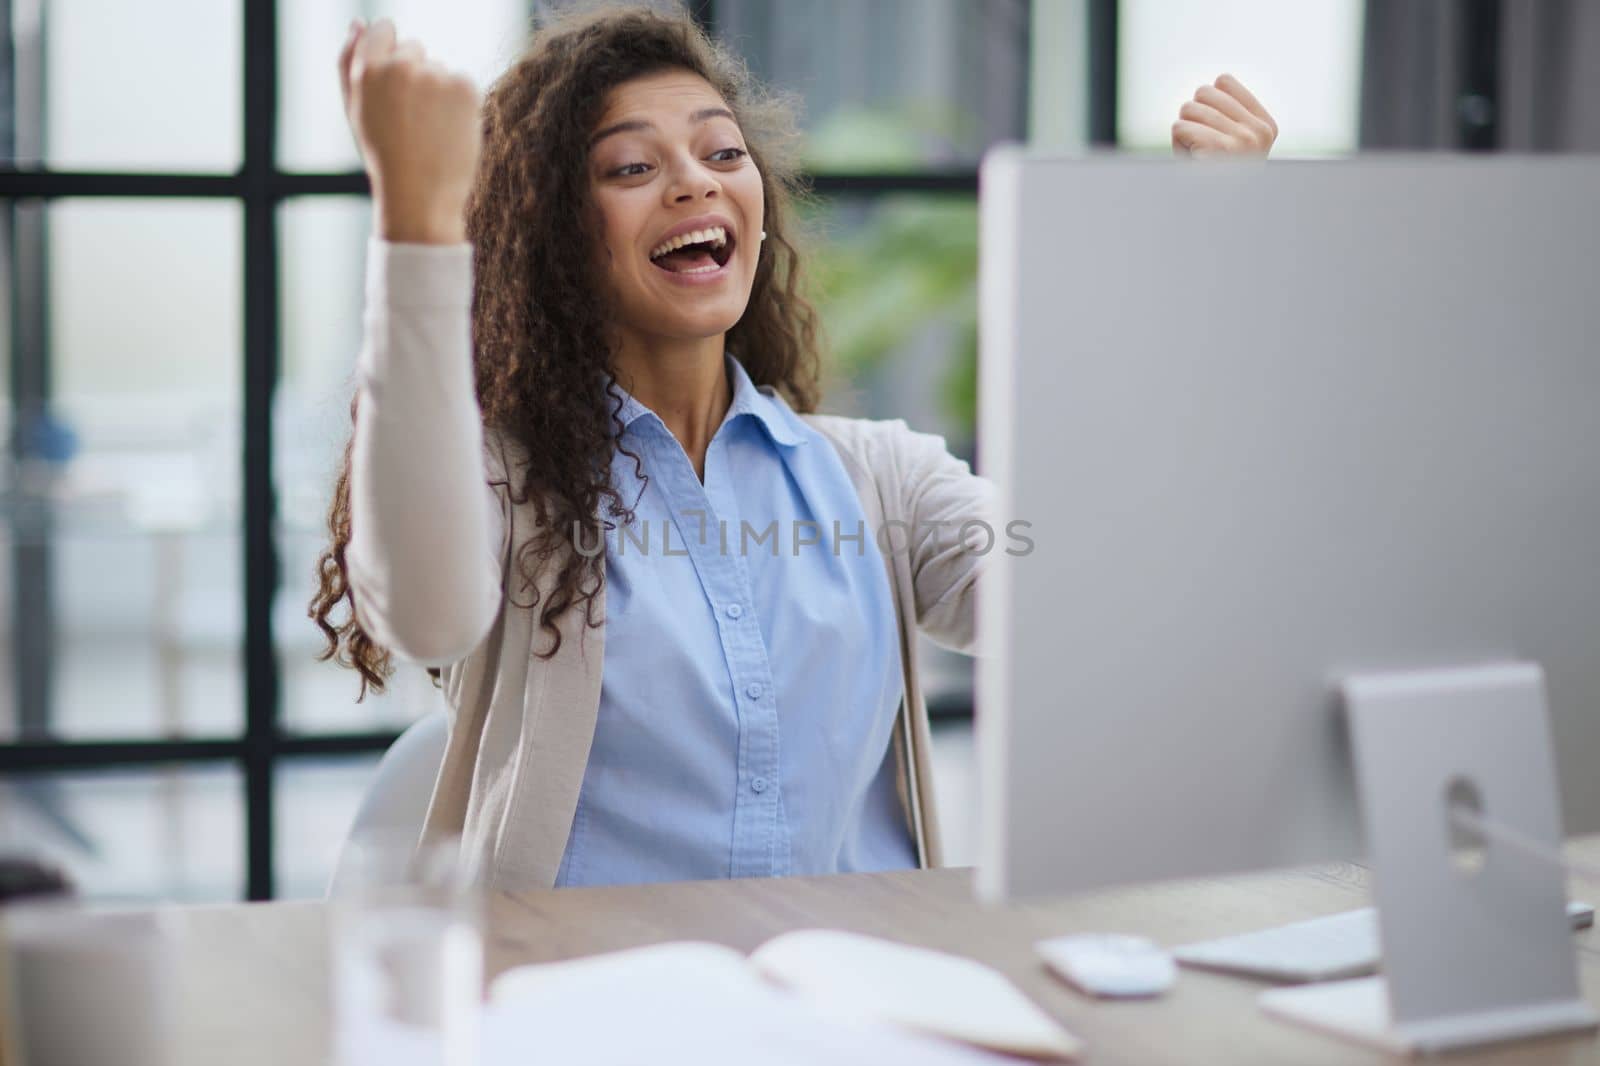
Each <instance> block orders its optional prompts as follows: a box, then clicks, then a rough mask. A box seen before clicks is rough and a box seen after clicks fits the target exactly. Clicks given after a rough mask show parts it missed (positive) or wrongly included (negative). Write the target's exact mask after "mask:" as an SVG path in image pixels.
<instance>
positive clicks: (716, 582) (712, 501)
mask: <svg viewBox="0 0 1600 1066" xmlns="http://www.w3.org/2000/svg"><path fill="white" fill-rule="evenodd" d="M727 365H728V374H729V377H730V380H731V381H732V383H733V402H732V404H731V405H730V406H729V408H728V413H727V416H726V417H725V418H724V419H723V422H722V425H721V426H720V427H718V429H717V432H716V434H715V435H714V436H713V437H712V439H711V443H710V446H709V448H708V449H707V451H706V461H705V482H704V484H702V483H701V481H700V480H699V478H698V477H696V475H695V472H694V467H693V465H692V464H691V463H690V462H689V458H688V456H687V455H686V454H685V453H684V451H683V448H682V446H681V445H680V444H679V443H678V441H677V439H676V438H674V437H673V436H672V434H671V432H669V431H668V429H667V428H666V425H665V424H664V423H663V422H662V421H661V419H660V418H659V417H657V416H656V414H655V413H654V412H652V411H650V410H649V409H647V408H645V407H644V406H643V405H641V404H640V403H638V402H637V401H636V400H634V399H633V398H632V397H631V396H627V395H626V394H624V403H623V407H622V410H621V412H620V413H621V418H622V421H623V424H624V429H623V435H622V444H623V446H624V447H625V448H627V449H628V450H629V451H632V452H635V453H636V454H637V455H638V456H639V458H640V460H641V462H642V464H643V468H644V473H645V475H646V480H641V479H640V477H639V476H638V472H637V470H636V468H635V465H634V461H633V459H632V458H630V457H628V456H626V455H623V454H621V453H620V452H619V453H618V455H617V456H616V459H615V461H614V462H613V463H612V467H611V470H612V478H613V484H614V485H616V486H617V488H618V490H619V492H621V494H622V497H623V499H624V500H625V501H627V502H629V503H631V504H632V505H633V507H634V514H635V518H634V521H633V522H632V523H631V524H629V525H626V526H619V528H617V529H614V530H612V531H610V533H608V535H607V538H606V543H605V551H606V560H605V563H606V620H605V622H606V640H605V663H604V673H603V681H602V685H601V692H600V711H599V718H598V720H597V722H596V726H595V735H594V744H593V747H592V748H591V750H590V754H589V763H588V767H587V768H586V770H585V772H584V778H583V788H582V791H581V793H580V795H579V798H578V808H577V813H576V815H575V816H574V819H573V825H572V834H571V836H570V837H569V838H568V841H567V849H566V853H565V855H564V856H563V858H562V862H561V869H560V872H559V874H558V875H557V878H556V884H557V885H588V884H620V883H632V882H643V881H669V880H687V879H694V878H720V877H769V876H780V875H784V874H823V873H836V872H848V871H864V870H888V869H907V868H911V867H914V866H916V864H917V860H916V848H915V845H914V843H913V842H912V839H911V836H910V832H909V830H908V829H907V827H906V822H905V816H904V814H903V812H902V809H901V805H900V800H899V796H898V792H897V782H896V773H897V770H896V766H895V759H894V757H893V754H892V752H891V749H890V735H891V731H892V729H893V725H894V719H895V714H896V712H897V711H898V709H899V706H900V699H901V694H902V689H903V687H904V686H903V683H902V674H901V667H900V652H899V645H898V643H897V637H896V634H897V632H898V631H897V628H896V623H895V616H894V605H893V603H892V601H891V599H890V592H889V583H888V577H887V575H886V573H885V571H884V563H883V559H882V557H881V556H880V555H879V553H878V547H877V545H876V544H875V543H874V541H873V531H872V530H871V529H868V528H866V525H865V518H864V515H863V513H862V510H861V503H860V500H859V499H858V498H857V497H856V493H855V489H854V487H853V486H852V485H851V483H850V479H849V476H848V475H847V474H846V473H845V470H844V466H843V465H842V463H841V462H840V460H839V457H838V455H837V454H836V453H835V451H834V449H833V448H832V447H831V446H830V445H829V444H828V442H827V440H826V438H824V437H822V436H821V435H820V434H818V433H817V432H816V431H815V430H813V429H811V428H810V427H809V426H807V425H806V424H805V423H804V422H803V421H801V420H800V419H799V418H798V417H797V416H796V415H795V414H794V412H793V411H791V410H790V409H789V408H788V406H787V405H786V404H785V403H784V402H783V401H782V400H781V399H779V398H777V397H776V396H769V395H767V394H765V393H762V392H760V391H758V390H757V389H756V388H755V386H754V385H753V384H752V383H751V381H750V378H749V376H748V375H746V373H745V371H744V368H743V367H742V366H740V365H739V364H738V362H737V361H735V360H734V359H732V358H729V359H728V360H727ZM635 501H637V502H635Z"/></svg>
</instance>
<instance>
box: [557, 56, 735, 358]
mask: <svg viewBox="0 0 1600 1066" xmlns="http://www.w3.org/2000/svg"><path fill="white" fill-rule="evenodd" d="M589 180H590V187H591V189H592V190H593V193H594V202H595V205H596V206H597V207H598V209H599V214H600V224H601V236H602V241H603V247H602V248H601V249H600V256H601V260H602V262H601V268H602V270H603V272H604V276H605V278H606V281H607V284H608V285H609V287H610V290H611V296H612V298H613V301H614V304H613V306H614V307H615V308H616V313H617V317H618V319H619V321H618V322H617V323H616V324H617V325H618V327H620V328H621V329H622V330H623V331H624V332H627V333H633V334H637V335H643V336H645V337H665V338H672V339H676V340H689V339H698V338H703V337H711V336H716V335H718V334H722V333H726V332H727V331H728V330H729V329H730V328H731V327H732V326H733V325H734V323H736V322H738V321H739V318H740V317H741V316H742V315H743V314H744V309H745V305H746V304H747V303H749V300H750V289H751V286H752V285H753V284H754V282H755V273H756V260H757V257H758V256H759V254H760V251H761V224H762V217H763V210H764V200H763V196H762V191H761V173H760V171H758V170H757V169H756V166H755V163H754V162H752V161H751V159H750V155H749V153H748V152H747V151H746V149H745V143H744V136H743V134H742V133H741V132H740V130H739V125H738V123H737V122H735V121H734V118H733V115H732V113H731V111H730V110H729V108H728V105H727V103H726V102H724V101H723V99H722V97H721V96H719V95H718V94H717V91H716V90H715V89H713V88H712V87H711V85H710V83H708V82H707V81H706V80H705V79H704V78H701V77H699V76H698V75H696V74H691V73H688V72H687V71H666V72H663V73H659V74H651V75H647V76H645V77H641V78H635V79H634V80H632V81H628V82H624V83H623V84H621V85H619V86H617V87H616V88H615V89H613V90H612V92H611V95H610V97H609V99H608V100H607V105H606V109H605V113H604V114H603V115H602V116H601V118H600V121H599V122H598V123H597V124H596V126H595V131H594V136H593V138H592V139H591V141H590V143H589ZM686 242H690V243H686Z"/></svg>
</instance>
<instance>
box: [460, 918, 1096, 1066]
mask: <svg viewBox="0 0 1600 1066" xmlns="http://www.w3.org/2000/svg"><path fill="white" fill-rule="evenodd" d="M779 989H782V990H783V991H781V992H780V991H779ZM490 997H491V1001H492V1004H493V1007H492V1009H493V1012H494V1013H495V1014H496V1015H498V1016H499V1017H501V1018H506V1017H508V1016H517V1015H522V1016H526V1012H527V1011H528V1010H539V1011H541V1012H542V1013H545V1014H546V1016H550V1015H551V1014H552V1013H559V1016H560V1018H561V1021H562V1024H563V1025H565V1024H566V1023H568V1022H572V1021H573V1020H574V1017H575V1015H581V1014H583V1013H585V1012H586V1011H588V1010H589V1009H590V1007H591V1006H597V1007H598V1009H599V1010H600V1012H601V1013H598V1014H596V1015H595V1019H596V1022H597V1024H598V1022H599V1019H601V1018H604V1019H605V1024H606V1025H608V1026H611V1027H628V1026H633V1027H636V1028H644V1029H650V1028H654V1029H655V1030H656V1034H655V1035H659V1036H661V1037H663V1038H665V1039H669V1040H673V1039H675V1040H678V1041H679V1042H682V1041H683V1040H685V1039H688V1040H691V1041H693V1040H695V1039H697V1038H703V1039H706V1040H710V1041H713V1042H716V1041H721V1042H724V1043H726V1042H728V1041H730V1040H738V1039H746V1040H749V1041H752V1042H755V1041H759V1042H760V1043H761V1045H762V1047H764V1048H766V1049H767V1050H769V1051H770V1050H772V1047H773V1044H772V1043H771V1041H776V1042H778V1043H780V1044H781V1043H783V1042H785V1041H787V1042H789V1044H790V1045H791V1050H792V1051H794V1052H796V1054H795V1055H794V1061H804V1060H805V1059H804V1056H801V1055H799V1054H798V1052H800V1050H801V1048H799V1047H798V1046H793V1043H794V1041H795V1040H797V1039H805V1040H811V1041H815V1040H817V1039H827V1038H828V1037H829V1036H830V1035H831V1036H832V1037H837V1038H838V1046H839V1048H840V1049H844V1048H847V1047H848V1048H849V1049H850V1050H851V1051H852V1052H862V1051H865V1050H866V1049H865V1047H864V1045H863V1044H862V1041H863V1040H864V1039H872V1040H880V1041H890V1040H892V1039H893V1038H894V1037H893V1033H894V1031H893V1030H887V1029H885V1028H884V1027H883V1026H879V1025H877V1024H876V1023H879V1022H888V1023H892V1024H893V1025H894V1026H898V1027H901V1030H902V1031H904V1030H910V1031H912V1032H906V1033H904V1035H903V1036H902V1037H901V1038H900V1039H904V1040H910V1039H912V1033H916V1034H923V1035H925V1036H931V1037H942V1038H945V1039H946V1040H951V1041H958V1042H959V1044H960V1045H966V1046H967V1047H966V1048H961V1047H960V1046H958V1045H951V1044H946V1045H945V1046H944V1047H943V1048H941V1047H940V1045H939V1044H938V1043H936V1042H934V1041H930V1040H925V1039H922V1040H919V1041H918V1043H917V1044H916V1045H915V1046H910V1050H918V1049H920V1050H921V1051H922V1053H923V1054H924V1055H925V1056H926V1057H924V1058H923V1059H921V1060H919V1061H930V1062H931V1061H934V1059H933V1058H932V1056H934V1055H936V1054H937V1053H938V1052H939V1051H941V1050H944V1051H947V1053H948V1054H947V1055H946V1056H945V1057H943V1058H940V1059H939V1060H938V1061H948V1062H950V1063H952V1064H954V1063H958V1062H959V1063H974V1062H983V1061H988V1058H989V1057H988V1056H984V1055H980V1054H978V1053H977V1052H976V1051H973V1050H970V1049H988V1050H992V1051H998V1052H1003V1053H1005V1054H1008V1055H1013V1056H1016V1055H1021V1056H1026V1057H1029V1058H1035V1059H1041V1060H1061V1059H1072V1058H1076V1057H1077V1056H1078V1055H1079V1054H1080V1052H1081V1051H1082V1044H1081V1043H1080V1041H1079V1040H1078V1039H1077V1038H1076V1037H1074V1036H1073V1035H1072V1034H1071V1033H1069V1032H1068V1031H1067V1030H1066V1029H1064V1028H1062V1027H1061V1025H1060V1024H1059V1023H1058V1022H1056V1021H1055V1019H1053V1018H1051V1017H1050V1016H1049V1015H1048V1014H1046V1013H1045V1012H1044V1011H1043V1010H1041V1009H1040V1008H1039V1007H1038V1006H1036V1005H1035V1004H1034V1003H1033V1001H1032V1000H1030V999H1028V998H1027V997H1026V996H1024V995H1023V994H1022V993H1021V992H1020V991H1019V990H1018V989H1017V987H1016V986H1015V985H1013V984H1012V983H1011V982H1010V981H1008V980H1007V979H1006V978H1005V977H1004V976H1002V975H1001V974H1000V973H999V972H997V971H996V970H993V969H991V968H990V967H988V966H984V965H983V964H981V963H977V962H973V961H972V960H970V959H964V958H961V957H959V956H955V955H947V954H944V953H941V952H936V951H929V950H926V949H923V948H914V947H907V946H905V945H903V944H897V943H893V942H891V941H887V940H879V939H875V938H873V937H866V936H859V935H857V934H854V933H844V932H838V931H835V930H828V929H811V930H801V931H798V932H792V933H785V934H783V935H782V936H779V937H776V938H774V939H772V940H769V941H767V942H766V943H765V944H763V945H762V946H761V947H759V948H758V949H756V951H755V952H753V953H752V954H751V955H750V956H749V958H748V959H747V958H745V957H744V956H742V955H740V954H739V953H738V952H737V951H734V950H733V949H732V948H728V947H723V946H721V945H719V944H707V943H701V942H696V941H684V942H675V943H669V944H657V945H654V946H651V947H644V948H634V949H631V950H628V951H619V952H614V953H611V954H607V955H597V956H592V957H589V958H583V959H575V960H572V961H570V962H557V963H546V964H542V965H537V966H521V967H517V968H516V969H513V970H508V971H507V972H505V973H503V974H501V975H500V976H499V977H498V978H497V979H496V980H495V982H494V984H493V985H492V987H491V990H490ZM555 1007H559V1008H560V1009H559V1011H558V1012H552V1008H555ZM579 1027H580V1028H583V1026H582V1025H581V1024H580V1026H579ZM696 1027H698V1029H699V1030H701V1031H699V1032H696V1031H694V1030H695V1029H696ZM763 1027H764V1035H759V1034H757V1033H755V1032H753V1031H752V1032H744V1031H745V1030H752V1029H763ZM537 1028H538V1027H537V1026H530V1030H533V1029H537ZM686 1028H687V1030H688V1031H686ZM801 1029H804V1030H806V1032H807V1034H808V1035H806V1036H805V1037H803V1038H802V1037H800V1035H799V1030H801ZM873 1033H877V1034H880V1035H878V1036H871V1034H873ZM740 1034H742V1035H740ZM545 1035H546V1036H549V1035H550V1033H549V1031H548V1028H547V1030H546V1032H545ZM907 1049H908V1048H906V1047H902V1048H900V1049H899V1050H902V1051H904V1050H907ZM544 1050H545V1051H546V1052H547V1053H548V1052H549V1051H551V1050H554V1049H552V1048H550V1047H548V1045H546V1046H545V1048H544ZM809 1050H810V1051H812V1052H816V1051H820V1050H822V1049H821V1047H818V1046H813V1047H811V1048H809ZM877 1050H878V1052H879V1053H881V1054H887V1053H889V1052H890V1050H891V1049H890V1048H889V1047H888V1046H883V1045H880V1046H879V1047H878V1049H877ZM668 1057H669V1058H670V1056H668ZM713 1057H714V1056H713ZM777 1057H778V1056H769V1060H771V1059H774V1058H777ZM847 1058H848V1060H851V1061H872V1060H871V1059H870V1058H858V1055H857V1054H851V1055H849V1056H843V1055H841V1056H839V1057H834V1058H831V1059H830V1061H846V1059H847ZM658 1061H660V1059H659V1058H658ZM879 1061H883V1060H882V1059H881V1058H880V1059H879Z"/></svg>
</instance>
